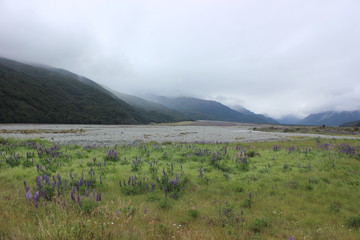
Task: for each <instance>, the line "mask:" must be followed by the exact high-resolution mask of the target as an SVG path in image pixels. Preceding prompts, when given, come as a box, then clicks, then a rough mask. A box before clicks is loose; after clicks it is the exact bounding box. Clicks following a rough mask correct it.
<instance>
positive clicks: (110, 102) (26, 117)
mask: <svg viewBox="0 0 360 240" xmlns="http://www.w3.org/2000/svg"><path fill="white" fill-rule="evenodd" d="M0 122H2V123H86V124H139V123H148V122H150V119H149V118H148V117H147V116H146V115H145V114H143V113H141V112H139V111H138V110H136V109H134V108H133V107H131V106H130V105H129V104H127V103H125V102H123V101H121V100H119V99H118V98H116V97H115V96H113V95H112V94H111V93H110V92H108V91H107V90H105V89H104V88H102V87H101V86H100V85H98V84H97V83H95V82H93V81H91V80H90V79H86V78H83V77H79V76H78V75H76V74H73V73H71V72H68V71H66V70H62V69H55V68H51V67H44V66H34V65H28V64H23V63H20V62H15V61H12V60H9V59H5V58H0Z"/></svg>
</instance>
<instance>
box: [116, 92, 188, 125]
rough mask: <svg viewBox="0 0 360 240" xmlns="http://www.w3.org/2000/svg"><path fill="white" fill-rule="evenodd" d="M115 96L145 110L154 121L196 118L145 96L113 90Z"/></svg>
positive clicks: (176, 120) (177, 120)
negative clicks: (146, 98) (149, 99)
mask: <svg viewBox="0 0 360 240" xmlns="http://www.w3.org/2000/svg"><path fill="white" fill-rule="evenodd" d="M112 92H113V94H114V95H115V96H117V97H118V98H120V99H121V100H123V101H124V102H126V103H128V104H130V105H131V106H133V107H135V108H137V109H140V110H141V111H145V112H146V113H147V116H148V117H150V118H151V119H152V121H153V122H179V121H191V120H195V119H193V118H191V117H190V116H187V115H185V114H184V113H181V112H178V111H176V110H174V109H170V108H167V107H165V106H164V105H162V104H159V103H156V102H152V101H148V100H145V99H143V98H140V97H137V96H133V95H129V94H125V93H120V92H116V91H112Z"/></svg>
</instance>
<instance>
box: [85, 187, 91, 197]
mask: <svg viewBox="0 0 360 240" xmlns="http://www.w3.org/2000/svg"><path fill="white" fill-rule="evenodd" d="M89 195H90V194H89V191H88V190H87V189H85V196H87V197H88V196H89Z"/></svg>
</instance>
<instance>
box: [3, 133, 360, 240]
mask: <svg viewBox="0 0 360 240" xmlns="http://www.w3.org/2000/svg"><path fill="white" fill-rule="evenodd" d="M359 199H360V140H339V139H331V140H329V139H326V140H325V139H319V138H317V139H310V140H309V139H308V140H289V141H282V142H254V143H228V144H223V143H219V144H206V143H204V144H201V143H198V144H181V143H170V142H169V143H156V142H152V143H141V144H138V145H116V146H96V145H88V146H77V145H54V144H53V143H52V142H46V141H41V140H25V141H20V140H14V139H4V138H2V139H0V211H1V215H0V216H1V217H0V239H286V240H288V239H348V240H351V239H360V200H359Z"/></svg>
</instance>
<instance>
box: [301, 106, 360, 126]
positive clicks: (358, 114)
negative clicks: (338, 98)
mask: <svg viewBox="0 0 360 240" xmlns="http://www.w3.org/2000/svg"><path fill="white" fill-rule="evenodd" d="M359 119H360V110H358V111H343V112H333V111H328V112H323V113H317V114H311V115H309V116H307V117H306V118H304V119H303V120H301V121H300V122H299V124H302V125H326V126H339V125H341V124H343V123H347V122H352V121H356V120H359Z"/></svg>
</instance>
